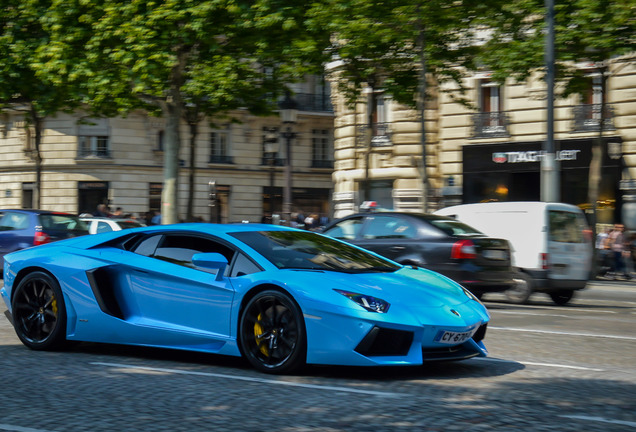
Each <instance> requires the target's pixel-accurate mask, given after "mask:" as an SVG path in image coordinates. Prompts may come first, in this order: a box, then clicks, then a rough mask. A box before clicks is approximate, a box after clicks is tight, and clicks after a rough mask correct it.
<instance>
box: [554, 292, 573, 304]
mask: <svg viewBox="0 0 636 432" xmlns="http://www.w3.org/2000/svg"><path fill="white" fill-rule="evenodd" d="M550 298H551V299H552V301H553V302H554V303H556V304H557V305H559V306H564V305H566V304H568V302H569V301H570V300H572V298H574V290H566V289H564V290H558V291H554V292H551V293H550Z"/></svg>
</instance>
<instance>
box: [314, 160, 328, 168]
mask: <svg viewBox="0 0 636 432" xmlns="http://www.w3.org/2000/svg"><path fill="white" fill-rule="evenodd" d="M311 167H312V168H333V161H330V160H316V159H314V160H312V161H311Z"/></svg>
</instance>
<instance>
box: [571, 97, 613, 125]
mask: <svg viewBox="0 0 636 432" xmlns="http://www.w3.org/2000/svg"><path fill="white" fill-rule="evenodd" d="M572 112H573V114H574V127H573V132H591V131H598V130H600V125H601V104H586V105H577V106H575V107H573V108H572ZM614 129H615V127H614V107H612V106H611V105H609V104H605V112H604V113H603V130H614Z"/></svg>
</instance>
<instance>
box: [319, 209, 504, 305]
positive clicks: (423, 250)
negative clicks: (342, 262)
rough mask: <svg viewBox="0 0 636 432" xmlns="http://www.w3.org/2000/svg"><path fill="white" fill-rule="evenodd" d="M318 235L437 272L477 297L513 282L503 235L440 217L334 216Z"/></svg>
mask: <svg viewBox="0 0 636 432" xmlns="http://www.w3.org/2000/svg"><path fill="white" fill-rule="evenodd" d="M323 234H325V235H328V236H330V237H335V238H337V239H341V240H344V241H347V242H349V243H353V244H355V245H357V246H360V247H363V248H365V249H368V250H371V251H373V252H376V253H378V254H380V255H383V256H385V257H387V258H389V259H392V260H393V261H396V262H398V263H400V264H404V265H415V266H418V267H424V268H427V269H430V270H434V271H436V272H438V273H441V274H443V275H445V276H447V277H449V278H451V279H453V280H454V281H456V282H459V283H460V284H462V285H463V286H464V287H466V288H468V289H469V290H470V291H471V292H472V293H473V294H475V295H476V296H477V297H481V295H482V294H483V293H485V292H494V291H505V290H507V289H508V288H511V287H512V286H513V285H514V282H513V270H512V267H511V262H510V245H509V243H508V241H507V240H504V239H498V238H492V237H488V236H486V235H485V234H483V233H481V232H479V231H477V230H476V229H474V228H472V227H470V226H468V225H466V224H464V223H462V222H459V221H457V220H455V219H452V218H448V217H445V216H437V215H429V214H419V213H401V212H381V213H361V214H355V215H351V216H347V217H345V218H342V219H339V220H337V221H335V222H333V223H331V224H330V225H328V226H327V227H325V229H324V230H323Z"/></svg>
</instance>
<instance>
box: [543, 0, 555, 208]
mask: <svg viewBox="0 0 636 432" xmlns="http://www.w3.org/2000/svg"><path fill="white" fill-rule="evenodd" d="M545 7H546V27H547V32H546V35H545V64H546V85H547V87H548V88H547V100H548V104H547V111H548V112H547V136H546V141H545V147H544V151H543V157H542V158H541V201H546V202H558V201H560V197H559V169H558V162H557V160H556V156H555V154H556V150H555V144H554V0H545Z"/></svg>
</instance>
